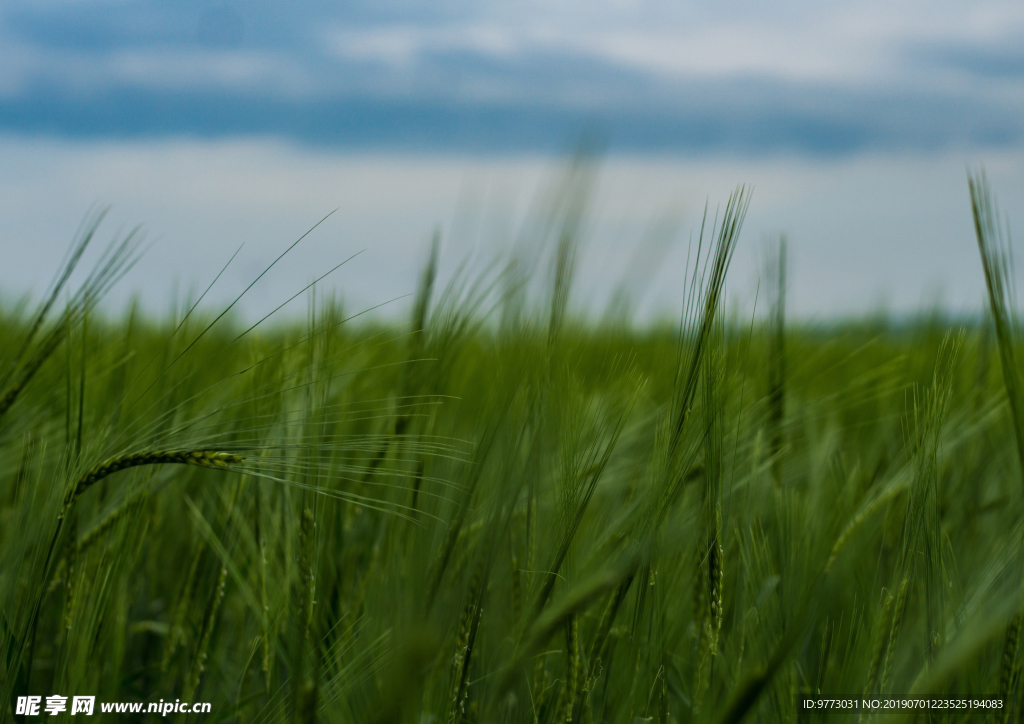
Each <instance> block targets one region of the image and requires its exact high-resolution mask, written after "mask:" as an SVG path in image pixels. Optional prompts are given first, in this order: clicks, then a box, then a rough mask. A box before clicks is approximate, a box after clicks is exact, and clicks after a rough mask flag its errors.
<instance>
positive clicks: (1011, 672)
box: [996, 613, 1021, 722]
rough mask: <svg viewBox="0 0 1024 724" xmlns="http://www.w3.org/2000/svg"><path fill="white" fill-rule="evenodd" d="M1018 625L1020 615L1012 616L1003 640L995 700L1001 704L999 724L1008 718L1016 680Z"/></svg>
mask: <svg viewBox="0 0 1024 724" xmlns="http://www.w3.org/2000/svg"><path fill="white" fill-rule="evenodd" d="M1020 624H1021V614H1020V613H1016V614H1014V616H1013V618H1011V619H1010V623H1009V624H1008V625H1007V627H1006V636H1005V638H1004V640H1003V662H1002V669H1001V671H1000V672H999V694H997V695H996V698H997V699H999V700H1000V701H1002V702H1003V706H1004V708H1003V711H1002V712H1001V713H1002V716H1001V717H1000V721H1001V722H1006V721H1008V720H1009V718H1010V698H1011V696H1010V695H1011V694H1012V693H1013V685H1014V683H1015V681H1014V680H1015V679H1016V676H1015V674H1016V671H1015V670H1016V668H1017V649H1018V647H1019V646H1020Z"/></svg>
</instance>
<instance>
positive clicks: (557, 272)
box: [0, 175, 1024, 724]
mask: <svg viewBox="0 0 1024 724" xmlns="http://www.w3.org/2000/svg"><path fill="white" fill-rule="evenodd" d="M573 183H575V182H574V181H573V180H572V178H571V177H570V178H569V180H568V181H567V186H566V191H565V193H564V194H563V195H562V196H561V197H560V198H559V200H558V201H557V203H555V204H554V205H553V207H552V209H553V211H552V212H551V213H550V214H549V215H548V216H547V217H546V218H545V224H544V225H539V227H538V228H539V230H538V232H537V233H538V234H543V235H545V238H547V239H549V243H548V242H545V243H546V246H545V247H544V248H546V249H547V250H548V252H547V256H546V257H545V258H544V260H543V261H542V263H540V264H538V265H536V268H533V267H529V266H528V265H523V264H522V263H517V262H508V263H502V264H495V265H493V266H491V267H490V268H489V269H487V270H485V271H483V272H479V273H477V274H473V275H470V274H468V273H465V274H461V275H459V274H457V275H456V276H455V278H454V280H453V281H452V282H451V283H448V284H446V285H444V286H440V285H439V284H437V283H436V278H437V259H438V257H437V254H438V251H437V249H438V247H437V245H436V244H435V246H434V250H433V253H432V255H431V257H430V261H429V263H428V264H427V265H426V267H425V268H424V271H423V275H422V280H421V283H420V287H419V289H418V291H417V293H416V297H415V300H414V303H413V311H412V315H411V319H409V320H408V321H407V322H406V323H404V324H397V323H396V324H390V325H388V324H384V323H381V322H368V321H364V319H363V317H361V316H360V315H359V313H358V311H353V310H347V309H345V308H344V307H343V305H342V304H341V303H339V302H338V301H337V300H336V299H335V298H332V297H331V296H330V295H329V294H326V293H324V292H322V291H319V290H318V288H317V287H316V286H313V287H311V288H310V289H308V290H304V291H303V294H304V296H305V298H306V300H307V309H308V312H307V314H306V319H305V322H297V321H290V322H286V323H277V322H275V319H273V318H271V319H269V320H267V321H266V322H263V323H261V324H258V325H254V326H251V327H246V326H245V325H242V324H241V323H239V321H238V317H237V316H235V315H234V314H233V313H232V311H231V310H230V309H210V308H208V307H207V306H205V305H204V304H202V303H201V300H189V302H188V303H185V304H183V305H182V306H181V309H180V311H177V312H175V313H174V314H171V315H168V316H165V317H161V318H156V317H153V316H149V315H147V314H145V313H144V312H143V311H141V309H140V308H139V307H138V306H137V305H133V306H130V307H129V308H127V309H124V310H122V311H121V312H119V313H111V312H110V311H109V310H106V311H103V310H104V309H105V308H103V307H100V306H97V305H98V304H99V302H100V300H101V299H102V298H103V296H104V295H105V294H106V293H107V291H108V290H109V289H110V288H111V286H112V285H114V284H117V283H120V282H121V278H122V276H124V274H126V273H127V272H128V271H129V270H130V268H131V266H132V264H133V263H134V261H135V259H136V258H137V256H138V254H139V253H140V250H141V248H142V247H141V246H140V239H139V237H138V236H136V235H132V234H130V235H128V236H127V237H122V238H119V239H118V240H116V241H115V242H114V243H113V244H111V245H110V246H109V247H107V250H106V252H105V253H104V255H103V256H102V258H101V259H100V260H99V261H98V262H97V263H96V264H95V266H94V267H93V268H92V269H91V271H90V272H89V273H88V275H87V276H86V278H85V279H84V280H83V281H80V282H75V284H72V282H71V280H72V279H77V277H75V276H74V275H73V274H72V271H74V270H75V269H76V266H77V265H78V264H79V261H80V259H81V258H82V255H83V252H84V250H85V248H86V247H87V246H89V245H90V244H92V245H93V246H95V245H98V244H99V243H100V242H99V241H95V240H94V237H96V236H97V234H100V233H102V226H101V221H102V215H101V214H98V215H94V216H91V217H90V218H89V219H87V220H86V222H85V223H84V224H83V227H82V229H81V232H80V234H79V236H78V238H77V239H76V241H75V244H74V245H73V246H72V249H71V251H70V252H69V256H68V258H67V260H66V262H65V266H64V267H63V268H62V270H60V272H59V273H58V276H57V278H56V280H55V282H54V285H53V287H52V288H51V293H50V295H49V296H47V297H45V298H44V299H43V300H42V302H41V303H39V304H38V305H33V304H29V303H27V302H21V303H9V304H7V305H6V306H4V307H2V308H0V613H2V619H0V690H2V694H0V703H2V704H3V707H4V709H3V711H4V713H3V714H2V715H0V717H2V718H3V720H5V721H8V720H10V721H31V720H34V719H33V718H32V717H23V716H19V715H18V714H16V710H15V702H16V701H17V699H18V698H19V697H24V696H27V695H40V696H43V697H45V696H48V695H50V694H61V695H63V696H73V695H78V694H82V695H95V696H96V697H97V698H98V699H99V700H103V701H141V702H154V701H157V700H164V701H176V700H182V701H205V702H210V703H211V705H212V707H211V713H209V714H204V715H202V716H199V715H195V717H194V719H195V720H196V721H199V720H202V721H208V722H268V723H269V722H285V721H291V722H339V723H341V722H346V723H347V722H351V723H353V724H356V723H360V724H361V723H365V722H381V723H383V722H396V723H398V722H403V723H409V724H428V723H435V724H441V723H449V722H454V723H458V722H474V723H475V722H479V723H481V724H482V723H485V722H536V723H546V724H550V723H552V722H579V723H583V722H588V723H589V722H593V723H597V722H625V723H626V724H634V723H636V722H658V723H660V724H668V722H679V723H682V722H739V721H744V720H745V721H765V722H776V721H778V722H782V721H801V722H804V721H808V722H809V721H825V720H840V721H872V720H908V721H909V720H914V721H968V720H969V721H989V722H1008V721H1016V720H1017V719H1018V718H1019V716H1020V713H1021V709H1022V707H1021V703H1022V702H1021V696H1022V687H1021V681H1020V664H1021V661H1020V653H1019V650H1018V649H1019V638H1020V626H1021V612H1022V611H1024V608H1022V604H1024V602H1022V600H1021V590H1022V589H1021V586H1022V576H1021V574H1022V571H1024V549H1022V544H1024V526H1022V521H1024V504H1022V503H1024V498H1022V492H1024V489H1022V483H1024V475H1022V471H1024V432H1022V420H1021V414H1022V409H1021V408H1022V404H1024V401H1022V399H1021V395H1022V390H1021V389H1020V380H1019V375H1020V369H1019V364H1018V363H1017V362H1016V353H1017V351H1018V350H1019V340H1018V334H1019V329H1020V327H1019V325H1018V324H1017V321H1016V315H1015V306H1014V303H1015V299H1014V296H1013V284H1012V274H1011V271H1012V269H1011V261H1010V257H1009V256H1008V249H1009V247H1008V240H1007V236H1006V233H1005V231H1004V229H1003V228H1002V224H1001V221H1000V216H999V214H998V212H997V210H996V209H995V206H994V202H993V200H992V198H991V196H990V194H989V191H988V188H987V185H986V182H985V180H984V177H983V176H981V175H977V176H973V177H972V178H971V184H970V190H969V200H970V202H971V205H968V203H967V201H968V194H967V193H965V205H964V208H965V213H971V210H972V208H973V213H974V218H975V228H976V234H977V239H974V240H972V239H965V240H964V243H965V244H972V243H975V244H977V245H978V248H979V251H980V253H981V257H982V260H983V262H984V269H985V274H986V282H987V288H988V290H989V298H988V307H987V309H986V313H985V316H983V317H979V318H978V319H977V320H973V321H971V322H969V323H963V324H960V323H957V324H953V323H951V322H949V321H948V320H946V319H944V318H943V317H942V316H941V315H930V316H929V315H924V314H923V315H921V316H920V317H918V318H917V319H916V320H915V321H913V322H912V323H906V324H899V325H896V324H891V323H887V322H885V321H884V320H873V321H872V320H866V321H861V322H851V323H844V324H839V323H837V324H835V325H832V326H828V327H823V326H820V325H819V326H815V327H811V326H806V325H803V326H802V325H801V324H799V323H789V322H788V321H787V319H786V314H785V268H786V266H785V264H786V262H785V254H784V252H781V250H780V252H781V253H778V254H777V255H776V257H775V262H774V264H775V267H774V270H769V272H771V273H768V274H766V276H765V278H764V279H762V283H761V287H760V292H759V294H760V299H761V301H760V302H759V304H760V305H761V309H762V311H763V310H767V311H766V312H763V313H760V314H758V315H757V316H756V317H749V318H746V319H744V318H740V317H739V316H737V315H734V314H731V313H728V312H727V305H726V302H725V293H726V292H725V290H726V281H727V276H728V275H727V273H728V267H729V263H730V260H731V258H732V254H733V251H734V249H735V245H736V241H737V239H738V236H739V234H740V232H741V228H742V224H743V218H744V214H745V212H746V208H747V204H748V203H750V196H749V193H748V192H747V191H746V190H744V189H742V188H739V189H737V191H736V193H735V194H734V195H733V196H732V197H731V198H730V199H729V200H728V202H727V203H725V204H723V206H722V209H721V210H720V212H719V213H715V212H714V210H713V209H712V210H710V211H709V212H708V214H707V216H706V219H705V224H704V226H703V227H701V228H700V229H699V230H698V231H699V233H698V234H695V236H694V241H693V242H692V244H691V252H692V253H691V257H690V258H689V261H688V265H687V268H685V269H679V270H678V272H677V274H676V278H677V280H678V286H679V288H681V289H684V290H685V295H686V303H685V306H684V308H683V309H682V310H681V312H680V314H679V316H678V318H677V319H676V321H675V322H674V323H673V325H672V326H657V325H655V326H646V327H641V326H637V325H631V324H628V323H625V322H621V321H619V322H616V321H614V320H606V321H603V322H592V321H586V320H584V319H581V318H579V317H578V316H577V315H575V314H574V313H573V311H572V310H573V307H572V305H571V304H570V300H571V289H572V281H573V270H574V268H575V259H576V256H577V253H578V244H579V233H580V232H579V229H580V225H579V209H578V204H576V203H575V200H574V199H575V198H576V197H575V195H574V194H575V193H576V191H575V190H574V187H573ZM755 203H756V199H755ZM541 226H542V227H543V228H540V227H541ZM78 271H79V272H80V271H81V270H78ZM216 272H217V269H211V270H209V274H208V276H209V277H210V278H213V277H214V276H215V275H216ZM537 280H539V281H540V282H542V284H543V285H544V289H545V293H544V295H543V296H544V299H543V301H538V300H537V298H536V295H530V294H528V293H527V291H526V289H527V286H528V284H530V283H534V282H535V281H537ZM76 284H77V286H76ZM281 301H285V300H281ZM808 700H810V701H811V702H817V701H819V700H820V701H825V700H838V701H841V702H845V703H843V704H836V705H834V707H833V708H819V706H818V705H817V704H815V705H814V706H808V705H807V703H806V702H807V701H808ZM908 700H909V701H914V702H919V703H918V704H915V705H913V706H914V707H915V708H904V707H905V705H901V704H899V702H906V701H908ZM849 702H854V704H852V705H851V704H850V703H849ZM869 702H878V707H879V708H872V707H870V706H868V703H869ZM920 702H928V703H927V704H923V703H920ZM943 702H945V703H943ZM951 702H952V703H951ZM963 702H967V703H966V704H962V703H963ZM995 702H998V704H995ZM891 703H895V708H892V705H891ZM836 707H843V708H836ZM850 707H852V708H850ZM921 707H924V708H921ZM950 707H952V708H950ZM64 716H66V717H67V718H69V719H77V718H78V717H70V716H69V715H68V714H64ZM109 716H110V718H117V719H118V720H127V721H132V720H135V721H143V720H155V719H158V718H162V717H160V716H159V715H156V714H137V715H120V716H118V717H114V716H113V715H109ZM175 716H176V718H177V719H178V720H185V719H186V717H185V715H183V714H176V715H175ZM101 718H103V717H102V715H101ZM192 719H193V717H189V720H192Z"/></svg>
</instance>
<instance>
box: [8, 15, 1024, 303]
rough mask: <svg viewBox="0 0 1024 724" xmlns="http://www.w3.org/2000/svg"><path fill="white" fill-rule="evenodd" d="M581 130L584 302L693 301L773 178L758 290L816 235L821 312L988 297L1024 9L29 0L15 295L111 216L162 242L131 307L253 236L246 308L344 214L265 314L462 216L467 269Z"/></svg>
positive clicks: (414, 256) (1018, 170) (13, 41)
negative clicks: (731, 204)
mask: <svg viewBox="0 0 1024 724" xmlns="http://www.w3.org/2000/svg"><path fill="white" fill-rule="evenodd" d="M581 136H586V137H589V138H596V139H599V142H600V144H599V145H600V147H601V148H602V149H603V155H602V158H603V161H602V162H601V164H600V166H599V168H598V171H597V176H596V182H595V187H594V193H593V197H592V199H591V204H590V214H589V215H588V217H587V224H586V225H585V230H586V239H585V243H584V246H583V257H582V261H581V268H580V274H579V278H578V286H577V290H576V300H577V304H578V305H579V306H580V308H581V309H588V310H591V311H593V310H595V309H597V308H600V307H601V305H602V304H604V303H605V301H606V299H607V298H608V296H609V295H610V293H611V290H612V289H613V288H615V287H616V285H618V284H620V283H621V282H622V277H623V274H624V273H625V270H627V269H632V270H634V272H636V273H641V272H642V275H646V276H647V277H649V278H647V279H645V280H643V281H642V282H636V281H635V280H634V281H633V282H632V284H633V286H634V287H636V289H635V292H636V294H637V296H638V297H643V299H639V298H638V299H637V306H638V309H640V310H646V312H644V313H646V314H648V315H657V314H660V313H664V312H666V310H667V311H668V312H671V310H672V309H673V308H674V305H676V304H677V302H678V299H679V298H680V296H681V295H680V293H679V292H680V284H679V281H678V280H679V279H681V274H680V273H679V267H680V266H681V265H682V264H683V263H684V261H685V250H686V249H685V247H686V240H687V239H688V238H689V234H690V230H691V229H693V228H695V227H696V226H698V225H699V221H700V215H701V213H702V210H703V208H704V204H705V201H708V202H709V203H710V204H711V207H712V208H714V207H715V205H716V204H720V203H724V201H725V199H726V197H727V195H728V193H729V191H730V190H731V189H732V188H733V187H734V186H735V184H736V183H739V182H746V183H750V184H752V185H753V186H754V197H753V202H752V205H751V207H750V215H749V216H748V219H747V224H746V226H745V229H744V233H743V236H742V237H741V244H740V248H739V250H738V251H737V256H736V268H735V269H734V270H733V281H732V283H731V289H732V290H734V293H735V294H736V295H737V297H738V298H743V297H744V295H746V296H747V297H749V296H750V294H751V292H752V290H754V289H756V283H757V282H756V280H757V275H758V269H759V268H760V266H759V265H760V261H759V260H760V259H761V258H762V257H763V256H764V254H765V248H766V247H767V246H768V245H770V244H771V243H772V239H775V238H777V237H778V235H779V234H785V235H786V237H787V239H788V240H789V241H788V243H789V248H790V258H791V260H792V270H791V274H790V279H791V287H792V288H791V295H790V298H791V300H792V304H791V307H792V310H793V312H794V313H795V314H797V315H802V316H805V317H810V318H829V317H834V316H837V315H851V314H852V315H857V314H868V313H873V312H875V311H876V310H878V309H881V308H887V309H891V310H893V311H895V312H905V311H910V310H913V309H917V308H920V307H921V306H922V305H931V304H936V303H938V304H941V305H943V306H945V307H947V308H949V309H950V310H952V311H954V312H961V311H964V310H970V311H973V310H975V309H976V308H977V307H978V305H979V303H980V299H981V294H982V290H983V287H982V280H981V276H980V265H979V264H978V262H977V259H976V256H977V253H976V249H975V248H974V246H973V240H972V238H971V226H970V218H969V206H968V204H967V196H966V180H965V179H966V175H965V169H966V168H978V167H980V166H981V165H984V166H985V168H986V169H987V171H988V174H989V178H990V181H991V183H992V186H993V189H994V191H995V193H996V196H997V197H998V199H999V200H1000V204H1001V208H1002V209H1003V211H1004V212H1005V214H1006V215H1007V217H1008V218H1009V220H1010V225H1011V229H1012V228H1015V227H1019V226H1020V222H1024V164H1022V161H1024V3H1020V2H1019V0H1017V1H1015V2H1001V1H999V2H996V1H988V0H981V1H979V2H970V3H967V2H934V1H933V2H923V1H917V0H907V1H903V0H896V1H892V0H890V1H889V2H873V1H871V0H868V1H858V2H851V1H847V0H839V1H838V2H832V3H820V2H814V3H812V2H803V1H790V0H784V1H782V2H778V3H771V4H767V3H754V2H746V1H743V0H725V1H723V2H716V3H693V2H681V1H679V0H674V1H673V2H631V1H628V0H594V1H591V2H586V3H583V2H577V1H576V0H567V1H566V2H561V3H550V2H544V3H542V2H534V1H533V0H508V1H505V2H493V1H492V0H476V1H475V2H448V3H444V2H430V3H427V2H416V1H410V0H392V1H383V2H381V1H380V0H378V1H376V2H372V3H371V2H362V1H361V0H357V1H356V2H349V3H344V4H343V3H323V2H311V1H308V0H300V1H298V2H292V3H287V4H285V3H269V2H246V3H233V4H232V3H223V2H204V1H200V0H196V1H185V2H175V3H168V2H144V1H139V0H116V1H115V0H107V1H101V0H34V1H33V2H22V1H21V0H2V2H0V253H2V256H3V258H4V260H5V261H4V263H3V264H2V265H0V289H2V292H0V294H2V295H3V298H6V299H11V298H14V297H16V296H17V295H19V294H23V293H26V292H31V293H35V294H39V293H40V292H41V291H42V289H43V288H44V287H45V284H46V282H47V281H48V280H49V279H50V278H51V276H52V274H53V269H54V267H55V265H56V264H57V263H58V262H59V260H60V257H61V255H62V253H63V251H64V249H65V248H66V246H67V244H68V242H69V241H70V238H71V236H72V235H73V233H74V231H75V229H76V227H77V225H78V222H79V220H80V219H81V218H82V217H83V216H84V214H85V213H86V212H87V211H88V209H89V208H90V206H91V205H93V204H110V205H111V206H112V212H111V216H110V220H109V223H108V226H109V227H110V228H109V232H108V233H109V234H110V235H113V234H114V233H115V232H116V231H117V230H118V228H120V227H128V226H131V225H134V224H136V223H143V224H144V225H145V227H146V230H147V234H148V235H149V237H150V238H151V239H153V240H154V242H155V243H154V245H153V246H152V248H151V249H150V251H149V252H148V253H147V256H146V258H145V259H144V261H143V263H141V264H140V265H139V266H138V268H137V269H136V270H134V271H133V274H132V275H131V276H130V277H129V278H128V279H126V282H125V287H124V290H123V292H122V297H118V299H121V298H123V295H126V294H129V293H131V292H135V291H137V292H139V293H140V294H142V296H143V298H144V300H145V301H146V302H147V303H148V304H150V305H152V306H154V308H159V307H160V305H161V304H165V303H166V302H167V300H168V299H169V298H170V296H171V294H172V290H174V289H178V290H181V289H187V288H191V287H195V286H200V287H205V284H206V283H208V281H209V278H210V274H209V273H208V272H209V269H210V268H211V267H216V268H217V269H219V267H220V265H221V264H223V262H224V261H226V260H227V258H228V257H230V256H231V254H232V253H233V252H234V251H235V249H237V248H238V246H239V245H241V244H243V243H244V244H245V247H244V249H243V253H241V254H240V255H239V260H238V262H237V263H236V264H234V265H233V267H232V268H231V270H230V273H228V274H226V275H225V278H224V283H223V284H221V285H220V286H219V287H218V289H217V291H215V292H214V294H213V295H212V298H213V299H221V298H224V299H226V298H229V297H230V296H231V294H232V290H233V287H232V286H231V285H232V284H234V285H244V284H245V283H247V282H246V279H247V278H250V277H249V276H247V275H251V274H252V272H253V270H258V269H260V268H262V267H261V265H263V264H265V263H266V262H267V261H269V260H270V259H273V258H274V257H275V256H276V254H277V253H279V251H280V250H283V248H285V247H286V246H287V245H288V244H290V243H291V242H292V241H294V239H295V238H298V236H299V235H301V234H302V233H303V232H304V231H306V230H308V229H309V228H310V227H311V226H312V225H313V224H315V223H316V222H317V221H319V220H320V219H321V218H322V217H323V216H324V215H325V214H327V213H329V212H331V211H332V210H335V213H334V215H333V216H331V218H330V219H329V220H328V222H325V224H324V225H322V226H321V227H318V229H317V230H316V232H314V233H313V234H312V235H310V237H309V239H308V241H304V242H303V246H302V247H301V251H300V252H298V253H296V254H294V255H292V256H290V257H289V259H288V263H287V264H284V265H282V267H281V268H280V269H276V270H275V273H274V275H270V276H269V278H268V279H267V280H266V282H262V284H263V287H261V291H260V293H259V294H254V295H253V296H254V299H253V300H252V302H251V303H250V302H247V304H249V305H250V306H251V307H252V313H256V312H257V311H258V310H257V307H258V306H259V304H260V303H264V304H266V303H269V302H268V301H266V300H269V299H284V298H287V297H288V296H290V292H291V291H292V290H297V289H298V288H301V287H302V286H303V285H304V284H305V283H307V282H308V281H309V279H311V278H313V277H315V276H318V274H319V273H322V271H324V270H325V269H326V268H330V267H331V266H333V265H334V263H336V262H337V261H340V260H342V259H344V258H347V257H348V256H350V255H351V254H352V253H355V252H357V251H361V252H362V254H361V255H360V256H359V257H357V258H356V259H354V260H353V261H352V262H350V263H349V264H348V265H346V266H345V267H344V268H342V269H341V270H339V271H338V272H337V273H336V274H335V275H332V277H331V280H333V284H334V285H336V287H337V289H338V293H339V294H341V295H343V296H344V297H345V298H346V299H347V300H350V301H351V304H352V305H355V306H360V305H362V306H372V305H376V304H380V303H382V302H385V301H387V300H389V299H393V298H396V297H400V296H402V295H404V294H407V293H408V292H410V291H412V289H413V288H414V286H415V278H416V273H417V270H418V268H419V265H420V264H422V262H423V260H424V258H425V255H426V248H427V243H428V239H429V238H430V235H431V234H432V232H433V230H434V229H435V228H439V229H440V230H441V233H442V238H443V244H444V260H445V264H446V265H447V268H454V267H455V266H456V265H457V264H458V263H459V260H460V259H461V258H462V257H464V256H465V255H466V254H470V253H475V254H476V255H477V256H478V257H484V256H487V255H488V254H492V253H499V252H501V251H502V250H507V248H508V247H509V245H510V244H511V243H512V241H513V240H514V239H516V238H517V234H520V233H521V230H522V228H523V223H524V222H523V219H524V218H525V216H526V215H528V213H529V209H530V208H531V203H536V202H537V199H538V194H542V193H543V189H545V188H550V182H549V179H550V178H552V177H553V176H557V173H558V168H559V164H560V160H559V159H560V158H564V156H565V153H566V151H567V149H570V148H572V146H573V144H574V142H575V140H576V139H578V138H579V137H581ZM531 199H532V201H531ZM1015 222H1016V223H1015ZM659 229H660V230H661V231H657V230H659ZM667 229H674V230H675V231H676V234H675V241H674V242H673V243H667V244H665V245H662V246H658V245H657V244H653V242H651V238H652V234H653V235H655V236H657V235H658V234H659V233H663V232H664V233H667V231H666V230H667ZM645 240H646V241H645ZM663 247H664V248H663ZM655 248H656V249H657V250H654V249H655ZM652 250H654V251H652ZM644 254H647V256H649V257H651V259H654V260H655V261H656V262H657V263H654V262H651V263H647V264H646V265H644V264H641V265H640V266H637V265H636V264H633V263H632V261H631V260H635V259H637V258H638V255H641V256H642V255H644ZM197 262H198V263H197ZM637 270H640V271H639V272H638V271H637ZM214 273H215V272H214ZM257 273H258V272H257ZM218 295H219V296H218ZM261 300H262V301H261ZM402 304H403V303H402V302H397V303H395V304H393V305H391V306H390V307H386V308H393V309H396V310H400V309H402Z"/></svg>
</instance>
